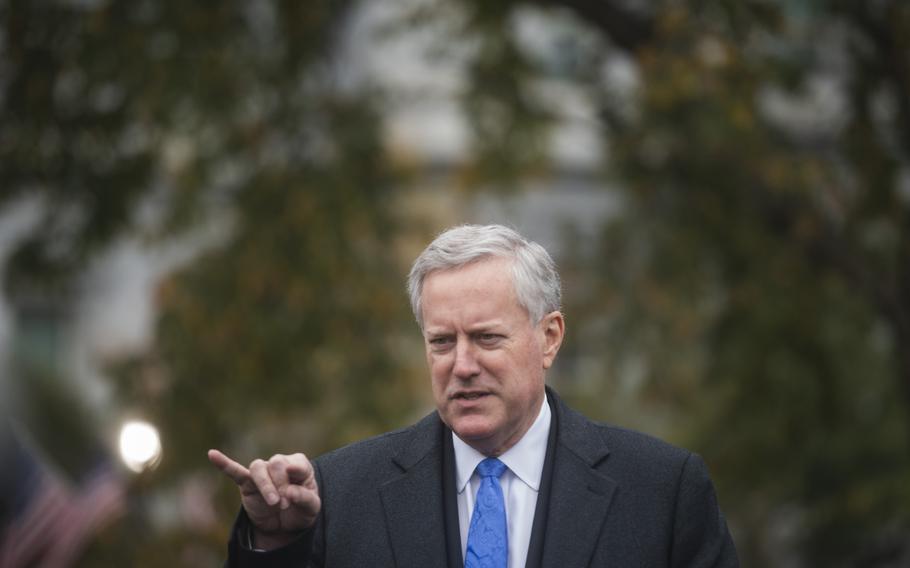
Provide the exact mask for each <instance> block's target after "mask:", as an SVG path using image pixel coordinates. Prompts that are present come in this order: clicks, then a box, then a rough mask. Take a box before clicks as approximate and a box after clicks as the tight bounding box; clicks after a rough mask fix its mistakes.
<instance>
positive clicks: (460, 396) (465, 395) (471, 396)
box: [452, 392, 490, 400]
mask: <svg viewBox="0 0 910 568" xmlns="http://www.w3.org/2000/svg"><path fill="white" fill-rule="evenodd" d="M489 394H490V393H486V392H458V393H455V394H454V395H453V396H452V398H453V399H455V400H477V399H479V398H483V397H485V396H488V395H489Z"/></svg>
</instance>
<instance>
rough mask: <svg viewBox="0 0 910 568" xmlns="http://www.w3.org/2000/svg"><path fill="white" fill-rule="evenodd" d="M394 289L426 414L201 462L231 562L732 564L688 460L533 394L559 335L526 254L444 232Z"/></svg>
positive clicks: (543, 265)
mask: <svg viewBox="0 0 910 568" xmlns="http://www.w3.org/2000/svg"><path fill="white" fill-rule="evenodd" d="M408 290H409V293H410V296H411V307H412V309H413V310H414V315H415V317H416V318H417V322H418V324H419V325H420V329H421V331H422V333H423V337H424V342H425V347H426V356H427V363H428V365H429V369H430V377H431V385H432V391H433V397H434V399H435V402H436V412H433V413H432V414H430V415H429V416H427V417H426V418H424V419H423V420H421V421H420V422H418V423H417V424H415V425H413V426H411V427H410V428H406V429H403V430H399V431H396V432H391V433H388V434H384V435H382V436H379V437H377V438H373V439H370V440H366V441H363V442H359V443H356V444H353V445H351V446H347V447H345V448H342V449H340V450H336V451H334V452H331V453H329V454H327V455H325V456H322V457H320V458H317V459H315V460H313V461H312V462H311V461H309V460H308V459H307V458H306V457H305V456H304V455H303V454H294V455H290V456H288V455H276V456H273V457H272V458H271V459H269V460H268V461H264V460H256V461H254V462H252V463H251V464H250V466H249V468H246V467H243V466H242V465H240V464H239V463H237V462H235V461H233V460H231V459H230V458H228V457H227V456H225V455H224V454H222V453H221V452H218V451H217V450H211V451H210V452H209V459H210V460H211V461H212V463H213V464H215V465H216V466H217V467H219V468H220V469H221V470H222V471H223V472H224V473H225V474H227V475H228V476H229V477H231V479H233V480H234V481H235V482H236V483H237V485H238V486H239V488H240V494H241V501H242V504H243V507H242V510H241V513H240V516H239V517H238V520H237V522H236V524H235V527H234V530H233V533H232V536H231V541H230V543H229V546H228V566H238V567H239V566H332V567H343V566H351V567H361V566H414V567H435V566H449V567H450V568H454V567H460V566H466V567H472V566H497V567H501V568H505V567H506V566H508V567H509V568H519V567H522V566H529V567H538V566H543V567H576V566H621V567H632V566H635V567H637V566H673V567H692V566H704V567H709V566H710V567H720V566H723V567H728V566H738V561H737V558H736V551H735V549H734V546H733V542H732V539H731V537H730V534H729V531H728V530H727V526H726V523H725V522H724V519H723V516H722V515H721V513H720V511H719V508H718V505H717V501H716V498H715V494H714V489H713V486H712V484H711V481H710V479H709V477H708V474H707V471H706V468H705V465H704V463H703V462H702V461H701V459H700V458H699V457H698V456H696V455H694V454H691V453H689V452H687V451H685V450H682V449H679V448H675V447H672V446H670V445H668V444H666V443H664V442H661V441H659V440H656V439H654V438H651V437H649V436H645V435H643V434H638V433H635V432H631V431H628V430H623V429H620V428H616V427H612V426H605V425H599V424H595V423H593V422H590V421H588V420H587V419H585V418H584V417H582V416H581V415H579V414H577V413H575V412H574V411H572V410H571V409H569V408H568V407H567V406H565V404H563V403H562V402H561V401H560V399H559V398H558V397H557V396H556V394H555V393H554V392H553V391H552V390H549V389H547V388H546V387H545V383H544V379H545V375H546V371H547V369H549V368H550V367H551V365H552V364H553V361H554V359H555V358H556V353H557V352H558V351H559V347H560V345H561V343H562V339H563V334H564V331H565V321H564V319H563V315H562V313H561V312H560V284H559V276H558V274H557V273H556V269H555V266H554V263H553V261H552V259H551V258H550V256H549V255H548V254H547V252H546V251H545V250H544V249H543V248H542V247H541V246H540V245H538V244H536V243H533V242H529V241H527V240H525V239H524V238H523V237H522V236H521V235H519V234H518V233H516V232H515V231H512V230H511V229H508V228H506V227H502V226H498V225H489V226H476V225H466V226H461V227H456V228H453V229H450V230H448V231H445V232H444V233H442V234H441V235H439V237H437V238H436V240H434V241H433V242H432V243H431V244H430V245H429V246H428V247H427V248H426V250H424V251H423V253H421V255H420V256H419V257H418V258H417V260H416V261H415V262H414V266H413V267H412V269H411V273H410V276H409V280H408Z"/></svg>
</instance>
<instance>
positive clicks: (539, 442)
mask: <svg viewBox="0 0 910 568" xmlns="http://www.w3.org/2000/svg"><path fill="white" fill-rule="evenodd" d="M549 435H550V405H549V404H547V399H546V397H544V401H543V405H542V406H541V408H540V412H539V413H538V414H537V419H536V420H535V421H534V423H533V424H532V425H531V427H530V428H529V429H528V431H527V432H525V435H524V436H522V438H521V439H520V440H519V441H518V443H517V444H515V445H514V446H512V447H511V448H509V449H508V450H507V451H506V452H505V453H504V454H502V455H501V456H499V460H500V461H501V462H502V463H504V464H506V467H507V468H508V469H506V471H505V472H504V473H503V474H502V477H500V478H499V483H500V485H501V486H502V495H503V497H504V498H505V504H506V522H507V524H508V530H509V568H524V565H525V561H526V560H527V558H528V545H529V544H530V543H531V527H532V525H533V523H534V510H535V509H536V508H537V494H538V493H539V492H540V476H541V475H542V473H543V463H544V460H545V459H546V455H547V437H548V436H549ZM452 443H453V445H454V447H455V483H456V489H457V490H458V498H457V500H458V528H459V529H460V530H461V557H462V558H464V555H465V549H466V548H467V546H468V529H469V528H470V526H471V515H472V514H473V513H474V498H475V496H476V495H477V489H478V488H479V487H480V476H478V475H475V474H474V468H476V467H477V464H479V463H480V462H481V461H483V460H484V459H485V458H486V457H487V456H485V455H483V454H482V453H480V452H478V451H477V450H475V449H474V448H472V447H471V446H469V445H468V444H466V443H465V442H464V441H462V440H461V438H459V437H458V436H457V435H455V433H454V432H453V433H452ZM468 487H470V490H467V488H468Z"/></svg>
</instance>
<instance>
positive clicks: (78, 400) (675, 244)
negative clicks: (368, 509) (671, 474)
mask: <svg viewBox="0 0 910 568" xmlns="http://www.w3.org/2000/svg"><path fill="white" fill-rule="evenodd" d="M0 22H2V29H0V276H2V294H0V464H2V467H0V483H2V485H0V487H2V495H0V527H2V528H0V531H2V533H0V566H3V567H4V568H19V567H24V566H60V567H63V566H85V567H102V566H103V567H107V566H136V567H150V568H151V567H161V566H168V567H176V566H216V565H219V564H220V562H221V560H222V558H223V556H224V551H225V547H226V539H227V535H228V531H229V528H230V525H231V523H232V521H233V518H234V515H235V514H236V511H237V507H238V498H237V493H236V489H235V488H234V487H233V486H232V484H231V483H230V482H229V481H228V480H227V479H225V478H223V477H222V476H221V475H220V474H219V473H218V472H217V471H215V470H214V469H213V468H212V467H211V466H210V465H209V464H208V462H207V460H206V457H205V453H206V450H207V449H209V448H211V447H217V448H221V449H222V450H224V451H226V452H227V453H228V454H230V455H232V456H234V457H235V458H237V459H238V460H239V461H241V462H249V461H250V460H252V459H253V458H255V457H260V456H269V455H272V454H273V453H276V452H293V451H298V450H303V451H306V452H307V453H308V454H310V455H317V454H319V453H321V452H323V451H326V450H328V449H331V448H334V447H337V446H338V445H341V444H344V443H346V442H349V441H352V440H356V439H359V438H362V437H365V436H369V435H373V434H376V433H379V432H382V431H385V430H387V429H390V428H395V427H400V426H403V425H406V424H409V423H410V422H412V421H414V420H415V419H417V418H419V417H420V416H422V415H423V414H424V413H426V412H428V411H429V410H430V409H431V408H432V402H431V399H430V397H429V387H428V378H427V372H426V370H425V368H424V361H423V353H422V343H421V339H420V336H419V333H418V330H417V327H416V325H415V324H414V322H413V321H412V317H411V314H410V313H409V308H408V305H407V300H406V297H405V293H404V279H405V275H406V273H407V270H408V268H409V263H410V262H411V260H412V259H413V258H414V257H415V256H416V254H418V253H419V251H420V250H421V249H422V248H423V247H424V246H425V245H426V244H427V243H428V242H429V240H430V239H431V238H432V237H433V235H434V234H436V233H437V232H439V231H440V230H442V229H443V228H445V227H448V226H450V225H453V224H457V223H463V222H482V223H486V222H498V223H504V224H509V225H512V226H514V227H515V228H517V229H518V230H519V231H521V232H523V233H525V234H526V235H528V236H529V237H531V238H533V239H534V240H537V241H538V242H540V243H541V244H543V245H544V246H546V247H547V248H548V249H549V250H550V251H551V252H552V253H553V254H554V256H555V257H556V259H557V262H558V264H559V265H560V270H561V273H562V276H563V280H564V287H565V291H564V295H565V313H566V318H567V324H568V336H567V340H566V344H565V345H564V348H563V350H562V352H561V353H560V358H559V360H558V366H557V368H556V369H554V371H553V372H552V373H551V376H550V382H551V384H552V385H554V386H555V388H556V389H557V390H558V391H559V392H560V393H561V394H562V395H563V396H564V398H566V399H567V400H568V401H569V402H570V403H571V404H573V405H575V406H576V407H577V408H579V409H580V410H582V411H583V412H584V413H586V414H587V415H589V416H591V417H593V418H596V419H600V420H605V421H609V422H613V423H618V424H622V425H625V426H629V427H632V428H636V429H640V430H644V431H647V432H650V433H652V434H655V435H658V436H661V437H664V438H666V439H668V440H670V441H672V442H674V443H677V444H682V445H685V446H686V447H688V448H690V449H693V450H695V451H698V452H699V453H701V454H702V455H703V456H704V457H705V459H706V461H707V463H708V464H709V467H710V469H711V472H712V475H713V477H714V479H715V481H716V483H717V487H718V492H719V496H720V501H721V505H722V507H723V509H724V511H725V512H726V513H727V515H728V517H729V523H730V525H731V528H732V530H733V532H734V537H735V540H736V542H737V546H738V548H739V553H740V556H741V558H742V562H743V565H744V566H775V567H803V566H864V567H865V566H910V5H908V4H907V3H905V2H903V1H901V0H871V1H867V2H854V1H852V0H842V1H838V0H828V1H824V0H788V1H786V2H784V1H772V0H737V1H732V0H731V1H720V2H704V1H701V0H562V1H557V0H552V1H551V0H524V1H517V0H502V1H499V2H488V1H483V0H397V1H393V0H370V1H360V2H357V1H349V0H310V1H308V2H291V1H281V0H250V1H226V2H218V3H201V2H177V1H170V0H158V1H155V0H135V1H129V2H125V1H121V2H118V1H104V0H57V1H53V0H0Z"/></svg>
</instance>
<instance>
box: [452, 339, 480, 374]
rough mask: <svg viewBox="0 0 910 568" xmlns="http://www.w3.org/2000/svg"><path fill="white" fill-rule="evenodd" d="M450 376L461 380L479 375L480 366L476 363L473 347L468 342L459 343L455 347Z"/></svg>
mask: <svg viewBox="0 0 910 568" xmlns="http://www.w3.org/2000/svg"><path fill="white" fill-rule="evenodd" d="M452 374H453V375H455V376H456V377H457V378H459V379H462V380H467V379H470V378H471V377H474V376H476V375H479V374H480V365H479V364H478V363H477V357H476V356H475V353H474V346H473V345H472V343H471V342H470V341H459V342H458V343H457V344H456V345H455V364H454V366H453V368H452Z"/></svg>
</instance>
